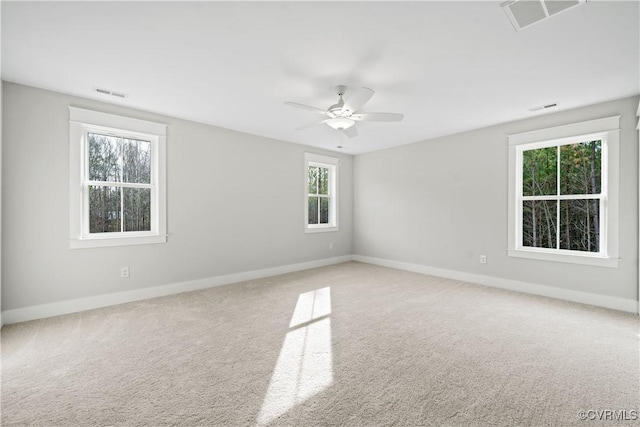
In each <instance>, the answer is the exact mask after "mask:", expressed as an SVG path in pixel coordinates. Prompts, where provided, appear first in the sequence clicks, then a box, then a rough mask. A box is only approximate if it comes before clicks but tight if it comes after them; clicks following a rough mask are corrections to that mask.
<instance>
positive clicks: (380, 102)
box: [2, 0, 640, 154]
mask: <svg viewBox="0 0 640 427" xmlns="http://www.w3.org/2000/svg"><path fill="white" fill-rule="evenodd" d="M499 5H500V1H486V2H484V1H482V2H478V1H472V2H435V1H430V2H397V1H393V2H188V3H187V2H69V3H63V2H53V1H51V2H7V1H3V2H2V78H3V79H4V80H7V81H11V82H15V83H21V84H25V85H29V86H35V87H41V88H45V89H51V90H55V91H58V92H63V93H69V94H73V95H78V96H82V97H86V98H94V99H100V100H104V101H106V102H113V103H116V104H123V105H127V106H130V107H134V108H139V109H143V110H148V111H153V112H158V113H162V114H166V115H170V116H175V117H180V118H185V119H190V120H194V121H197V122H203V123H209V124H212V125H215V126H221V127H224V128H229V129H235V130H238V131H242V132H248V133H251V134H256V135H261V136H265V137H269V138H274V139H279V140H284V141H291V142H296V143H300V144H307V145H312V146H317V147H322V148H327V149H331V150H337V148H336V147H337V146H338V145H344V148H343V149H342V151H343V152H346V153H351V154H356V153H363V152H367V151H372V150H377V149H381V148H386V147H392V146H395V145H401V144H407V143H411V142H416V141H421V140H425V139H428V138H433V137H436V136H442V135H448V134H452V133H456V132H461V131H465V130H471V129H476V128H481V127H485V126H489V125H493V124H497V123H503V122H508V121H512V120H517V119H522V118H526V117H531V116H534V115H539V114H545V112H535V113H532V112H530V111H528V109H529V108H531V107H534V106H538V105H543V104H549V103H555V102H557V103H558V108H556V109H553V110H551V111H558V110H563V109H570V108H575V107H580V106H584V105H589V104H594V103H598V102H602V101H606V100H611V99H616V98H621V97H625V96H631V95H636V94H638V93H640V82H639V64H640V53H639V52H640V33H639V26H640V25H639V23H640V12H639V7H638V6H639V3H638V2H637V1H623V2H612V1H597V0H590V1H589V2H588V3H587V4H585V5H583V6H579V7H575V8H573V9H570V10H568V11H566V12H564V13H561V14H559V15H556V16H554V17H552V18H551V19H549V20H547V21H544V22H540V23H537V24H534V25H533V26H531V27H528V28H526V29H524V30H523V31H521V32H515V31H514V30H513V28H512V27H511V25H510V23H509V21H508V20H507V18H506V16H505V15H504V13H503V11H502V9H501V8H500V6H499ZM338 84H345V85H347V86H349V87H359V86H366V87H370V88H372V89H374V90H375V91H376V94H375V95H374V97H373V98H372V99H371V101H370V102H369V103H368V104H367V105H365V107H364V108H363V109H362V110H361V111H363V112H373V111H383V112H399V113H404V114H405V119H404V121H402V122H400V123H359V124H358V125H357V127H358V130H359V133H360V135H359V136H358V137H356V138H352V139H345V140H341V133H339V132H338V131H335V130H332V129H331V128H329V127H328V126H324V125H323V126H319V127H315V128H311V129H306V130H300V131H295V130H293V129H294V128H296V127H298V126H301V125H303V124H306V123H310V122H312V121H314V120H317V119H320V118H322V116H320V115H317V114H315V113H313V112H311V111H305V110H297V109H295V108H291V107H289V106H286V105H284V104H283V103H284V102H285V101H295V102H299V103H304V104H310V105H314V106H318V107H321V108H326V107H328V106H329V105H330V104H333V103H335V102H336V101H337V96H336V95H335V93H334V86H336V85H338ZM95 87H101V88H106V89H111V90H113V91H117V92H124V93H126V94H128V95H129V96H128V98H127V99H125V100H122V101H121V100H118V99H116V98H113V97H109V96H106V95H99V94H97V93H95V91H94V88H95Z"/></svg>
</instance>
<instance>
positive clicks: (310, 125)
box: [295, 119, 331, 130]
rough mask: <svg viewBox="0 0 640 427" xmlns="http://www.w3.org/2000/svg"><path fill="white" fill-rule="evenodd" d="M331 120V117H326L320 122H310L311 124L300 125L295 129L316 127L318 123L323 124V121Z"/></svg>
mask: <svg viewBox="0 0 640 427" xmlns="http://www.w3.org/2000/svg"><path fill="white" fill-rule="evenodd" d="M329 120H331V119H324V120H320V121H319V122H313V123H309V124H307V125H304V126H300V127H299V128H296V129H295V130H302V129H307V128H312V127H314V126H317V125H321V124H323V123H326V122H328V121H329Z"/></svg>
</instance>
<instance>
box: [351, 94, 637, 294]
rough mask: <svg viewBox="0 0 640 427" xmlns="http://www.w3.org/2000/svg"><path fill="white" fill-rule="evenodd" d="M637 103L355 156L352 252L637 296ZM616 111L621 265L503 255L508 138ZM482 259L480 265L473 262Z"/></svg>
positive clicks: (573, 112)
mask: <svg viewBox="0 0 640 427" xmlns="http://www.w3.org/2000/svg"><path fill="white" fill-rule="evenodd" d="M638 100H639V98H638V97H632V98H626V99H622V100H617V101H612V102H607V103H603V104H599V105H594V106H590V107H585V108H581V109H576V110H571V111H565V112H559V113H556V114H548V115H542V116H539V117H535V118H531V119H527V120H522V121H518V122H513V123H508V124H503V125H498V126H493V127H489V128H485V129H480V130H475V131H471V132H466V133H461V134H456V135H451V136H447V137H442V138H436V139H433V140H429V141H424V142H419V143H415V144H410V145H405V146H401V147H397V148H393V149H388V150H382V151H377V152H372V153H368V154H363V155H359V156H356V158H355V164H354V188H355V199H354V253H355V254H358V255H363V256H369V257H376V258H383V259H389V260H395V261H403V262H408V263H414V264H419V265H425V266H430V267H438V268H444V269H450V270H456V271H462V272H467V273H474V274H482V275H487V276H494V277H500V278H505V279H511V280H518V281H524V282H530V283H534V284H538V285H547V286H555V287H559V288H565V289H570V290H575V291H582V292H590V293H595V294H600V295H608V296H614V297H620V298H627V299H637V297H638V296H637V294H638V132H637V131H636V114H635V113H636V108H637V106H638ZM613 115H622V118H621V128H622V131H621V134H620V139H621V140H620V215H619V218H620V258H621V262H620V265H619V267H618V268H605V267H593V266H586V265H575V264H566V263H559V262H548V261H537V260H531V259H519V258H512V257H508V256H507V251H506V250H507V231H508V230H507V195H508V194H507V183H508V169H507V168H508V163H507V162H508V153H507V151H508V149H507V135H509V134H513V133H520V132H526V131H532V130H537V129H541V128H547V127H553V126H559V125H564V124H569V123H575V122H580V121H585V120H591V119H596V118H601V117H608V116H613ZM481 254H485V255H487V259H488V263H487V264H480V263H479V256H480V255H481Z"/></svg>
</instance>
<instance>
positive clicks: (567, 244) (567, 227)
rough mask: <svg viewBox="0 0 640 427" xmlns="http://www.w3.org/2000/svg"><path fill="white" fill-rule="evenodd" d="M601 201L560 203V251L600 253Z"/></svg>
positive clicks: (567, 201) (562, 201)
mask: <svg viewBox="0 0 640 427" xmlns="http://www.w3.org/2000/svg"><path fill="white" fill-rule="evenodd" d="M599 235H600V200H598V199H593V200H585V199H583V200H561V201H560V249H569V250H572V251H585V252H598V251H599V248H600V242H599V240H600V239H599Z"/></svg>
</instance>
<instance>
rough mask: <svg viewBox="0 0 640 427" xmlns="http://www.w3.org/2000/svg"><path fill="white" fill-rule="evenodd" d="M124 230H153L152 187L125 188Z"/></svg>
mask: <svg viewBox="0 0 640 427" xmlns="http://www.w3.org/2000/svg"><path fill="white" fill-rule="evenodd" d="M122 191H123V199H124V231H149V230H151V189H150V188H123V189H122Z"/></svg>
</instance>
